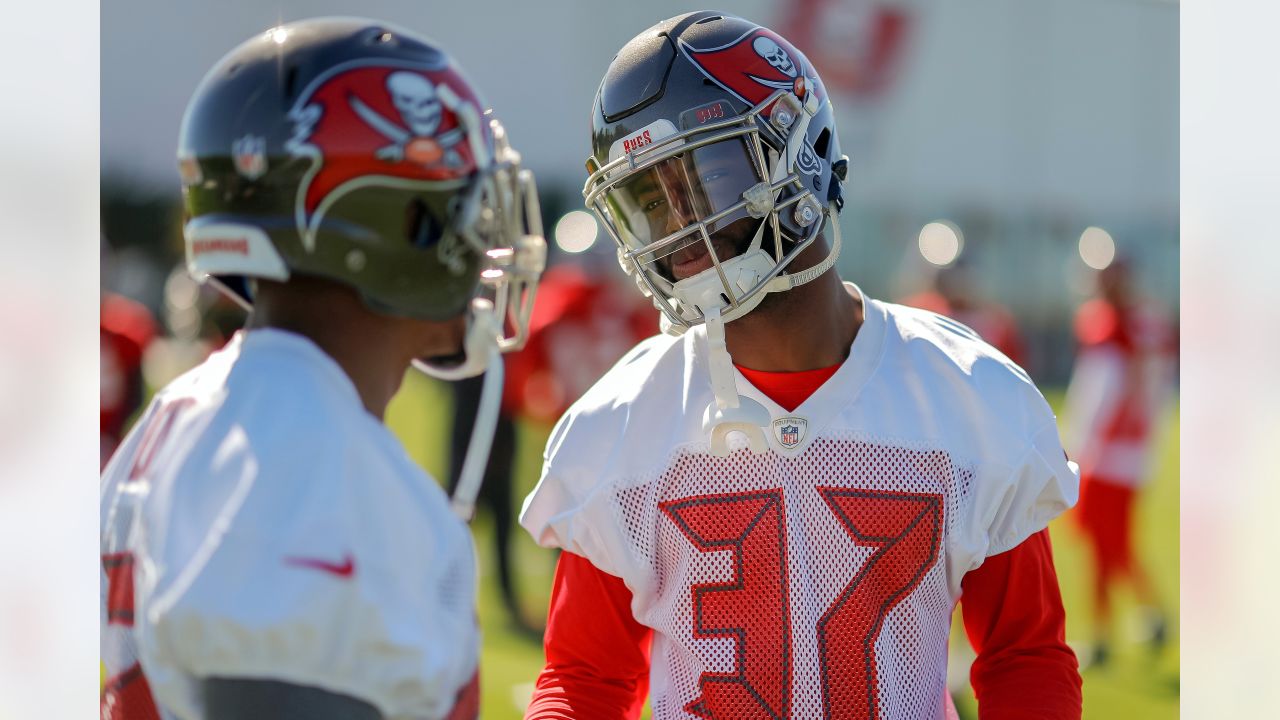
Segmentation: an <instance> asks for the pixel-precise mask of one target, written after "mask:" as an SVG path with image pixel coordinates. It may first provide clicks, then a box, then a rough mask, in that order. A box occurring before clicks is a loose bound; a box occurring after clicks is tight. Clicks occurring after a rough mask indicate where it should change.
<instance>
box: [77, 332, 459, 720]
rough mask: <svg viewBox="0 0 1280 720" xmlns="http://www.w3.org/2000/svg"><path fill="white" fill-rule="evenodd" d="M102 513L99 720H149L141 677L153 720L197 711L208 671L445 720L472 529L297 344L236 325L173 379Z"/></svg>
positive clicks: (114, 470) (125, 447) (118, 467)
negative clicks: (156, 712) (155, 711)
mask: <svg viewBox="0 0 1280 720" xmlns="http://www.w3.org/2000/svg"><path fill="white" fill-rule="evenodd" d="M101 506H102V510H101V512H102V516H101V527H102V555H103V568H104V572H103V582H102V608H103V610H102V612H103V619H102V658H103V662H104V664H105V666H106V668H107V672H108V676H109V677H108V680H107V689H106V692H105V693H104V698H103V716H104V717H146V715H145V713H142V714H138V713H139V711H137V710H133V709H131V708H137V707H140V706H141V704H142V700H143V699H145V693H146V687H147V685H148V684H149V685H150V690H151V693H152V694H154V697H155V700H156V701H157V704H158V705H159V706H160V708H161V711H162V717H166V718H171V717H177V718H183V719H184V720H187V719H194V718H201V717H202V716H203V712H202V709H201V707H200V703H199V699H198V692H197V690H198V686H197V682H198V681H199V680H200V679H202V678H207V677H229V678H248V679H255V678H256V679H269V680H278V681H283V682H289V683H294V684H298V685H307V686H312V687H319V688H323V689H325V690H329V691H331V692H334V693H341V694H346V695H350V696H354V697H356V698H360V699H362V700H364V701H366V702H368V703H371V704H373V705H374V706H376V707H377V708H378V709H379V710H380V711H381V712H382V713H383V715H384V716H385V717H388V718H431V719H435V718H445V717H447V716H449V714H450V712H451V711H453V710H454V709H455V706H456V705H460V704H459V703H458V702H457V701H458V698H459V696H460V694H462V695H463V696H465V697H468V698H470V696H471V695H472V694H473V693H474V689H475V685H474V682H473V681H474V679H475V676H476V671H477V662H478V651H479V631H478V628H477V626H476V620H475V560H474V551H473V549H472V545H471V537H470V534H469V533H468V531H467V529H466V527H465V525H463V524H462V523H461V522H460V521H459V520H458V519H457V518H455V517H454V516H453V515H452V514H451V513H450V511H449V506H448V499H447V497H446V496H445V494H444V492H443V491H442V490H441V488H440V487H439V486H438V485H437V484H436V483H435V482H434V481H433V480H432V479H431V478H430V477H429V476H428V475H427V474H426V473H425V472H423V471H422V470H421V469H420V468H419V467H418V466H417V465H415V464H414V463H413V461H412V460H411V459H410V458H409V457H408V455H407V454H406V453H405V451H404V449H403V447H402V446H401V444H400V442H399V441H398V440H397V439H396V438H395V436H394V435H392V434H391V432H390V431H388V430H387V428H386V427H385V426H384V425H383V424H382V423H381V422H379V421H378V420H377V419H376V418H375V417H373V416H372V415H370V414H369V413H368V412H367V411H366V410H365V409H364V407H363V405H362V404H361V401H360V398H359V395H358V394H357V392H356V389H355V386H354V385H352V383H351V381H350V379H349V378H348V377H347V376H346V374H345V373H344V372H343V371H342V369H341V368H339V367H338V365H337V364H336V363H335V362H334V361H333V360H332V359H331V358H329V357H328V356H327V355H325V354H324V353H323V352H322V351H321V350H320V349H319V348H318V347H316V346H315V345H314V344H312V343H311V342H310V341H309V340H307V339H305V338H303V337H301V336H298V335H293V334H290V333H286V332H282V331H277V330H252V331H248V332H244V331H242V332H240V333H237V334H236V336H235V337H234V338H233V339H232V340H231V342H229V343H228V344H227V346H226V347H225V348H224V349H223V350H221V351H219V352H217V353H215V354H214V355H212V356H211V357H210V358H209V359H208V360H207V361H206V362H204V363H203V364H202V365H200V366H199V367H197V368H196V369H194V370H192V371H190V372H188V373H187V374H185V375H183V376H182V377H180V378H178V379H177V380H175V381H174V382H173V383H172V384H170V385H169V386H167V387H166V388H165V389H164V390H163V391H161V392H160V393H159V394H158V395H157V396H156V398H155V400H154V401H153V402H152V403H151V405H150V406H149V407H148V409H147V412H146V414H145V415H144V416H143V417H142V418H141V420H140V421H139V422H138V424H137V427H136V428H135V429H134V431H133V432H132V433H131V434H130V435H129V436H128V437H127V438H126V440H125V441H124V443H123V444H122V445H121V447H120V449H119V451H118V452H117V453H116V454H115V457H114V458H113V459H112V461H111V463H110V464H109V465H108V466H107V468H106V471H105V472H104V474H103V478H102V498H101ZM139 663H140V665H139ZM467 702H469V700H468V701H467ZM465 704H467V703H466V702H464V703H461V705H465Z"/></svg>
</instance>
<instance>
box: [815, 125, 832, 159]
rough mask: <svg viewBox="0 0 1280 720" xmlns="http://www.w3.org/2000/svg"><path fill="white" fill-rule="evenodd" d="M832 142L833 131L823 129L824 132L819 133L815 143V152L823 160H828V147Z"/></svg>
mask: <svg viewBox="0 0 1280 720" xmlns="http://www.w3.org/2000/svg"><path fill="white" fill-rule="evenodd" d="M830 142H831V129H830V128H822V132H820V133H818V139H817V140H815V141H814V143H813V151H814V152H815V153H817V154H818V157H820V158H822V159H823V160H826V159H827V145H829V144H830Z"/></svg>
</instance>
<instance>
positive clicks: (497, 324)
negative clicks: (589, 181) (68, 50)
mask: <svg viewBox="0 0 1280 720" xmlns="http://www.w3.org/2000/svg"><path fill="white" fill-rule="evenodd" d="M178 166H179V171H180V174H181V176H182V187H183V196H184V203H185V209H186V214H187V221H186V223H185V227H184V236H185V241H186V261H187V268H188V270H189V271H190V272H191V273H192V274H193V275H195V276H196V277H198V278H206V277H208V278H212V279H213V280H214V282H216V283H218V284H219V285H220V287H222V288H224V289H226V290H227V291H228V292H230V293H232V294H233V295H234V296H235V297H237V298H239V299H240V300H241V301H242V302H245V303H251V302H252V283H251V282H246V279H252V278H267V279H272V280H287V279H288V278H289V277H290V276H291V275H293V274H294V273H301V274H305V275H310V276H316V277H321V278H326V279H329V280H333V281H336V282H339V283H343V284H345V285H348V286H350V287H352V288H354V289H355V290H356V291H358V292H359V294H360V296H361V298H363V301H364V303H365V304H366V305H367V306H368V307H369V308H370V309H371V310H373V311H376V312H379V313H382V314H388V315H397V316H406V317H413V318H418V319H424V320H432V321H442V320H448V319H451V318H455V317H457V316H459V315H460V314H462V313H464V312H470V313H471V315H470V317H469V319H470V323H469V325H470V327H469V329H468V336H467V340H466V346H467V347H466V351H467V352H466V360H465V361H463V362H462V364H461V365H460V366H451V367H433V366H426V365H425V364H419V363H415V364H417V365H418V366H419V367H420V368H421V369H424V370H426V371H428V372H430V373H431V374H434V375H438V376H443V377H461V376H467V375H474V374H478V373H479V372H481V371H483V370H484V368H485V365H486V363H487V361H488V358H489V355H490V353H488V352H486V351H485V348H486V346H487V345H490V344H494V343H496V344H497V345H498V347H499V348H500V349H501V350H510V349H513V348H517V347H519V346H520V345H521V344H522V343H523V342H524V339H525V335H526V334H527V329H528V319H529V312H530V309H531V306H532V302H533V296H534V292H535V289H536V284H537V279H538V275H539V273H540V272H541V270H542V268H543V265H544V263H545V257H546V249H545V248H546V245H545V241H544V240H543V237H542V228H541V218H540V214H539V208H538V202H537V194H536V191H535V188H534V183H533V178H532V175H531V174H530V173H529V171H527V170H523V169H521V167H520V157H519V155H518V154H517V153H516V152H515V151H513V150H512V149H511V147H510V146H509V144H508V143H507V140H506V136H505V133H504V131H503V128H502V126H501V125H500V124H499V123H498V121H497V120H495V119H493V118H492V117H490V114H489V112H487V111H486V110H485V106H484V103H483V102H482V100H481V99H480V97H479V95H478V94H477V92H476V90H475V89H474V88H473V87H472V85H471V84H470V82H468V81H467V79H466V78H465V77H464V75H463V74H462V72H461V70H460V69H459V68H458V66H457V65H456V64H455V63H454V61H453V60H452V59H451V58H450V57H449V56H448V55H447V54H446V53H445V52H444V51H443V50H441V49H440V48H439V47H438V46H437V45H435V44H434V43H432V42H431V41H429V40H426V39H423V38H420V37H418V36H416V35H414V34H412V33H410V32H407V31H405V30H402V29H400V28H397V27H395V26H392V25H388V24H385V23H381V22H376V21H372V20H362V19H356V18H320V19H313V20H305V21H300V22H294V23H289V24H286V25H281V26H279V27H275V28H271V29H269V30H267V31H265V32H263V33H261V34H259V35H257V36H256V37H254V38H252V39H250V40H248V41H247V42H245V43H243V44H242V45H240V46H239V47H237V48H236V49H234V50H232V51H231V52H230V53H228V54H227V55H226V56H225V57H223V58H222V60H220V61H219V62H218V63H217V64H216V65H215V66H214V67H213V69H212V70H210V71H209V73H208V74H207V75H206V76H205V78H204V80H203V81H202V82H201V83H200V85H199V87H198V88H197V90H196V92H195V95H194V97H193V98H192V99H191V101H190V104H189V105H188V107H187V110H186V114H185V116H184V118H183V121H182V130H181V134H180V139H179V146H178ZM486 314H488V315H491V317H487V318H482V317H481V316H482V315H486Z"/></svg>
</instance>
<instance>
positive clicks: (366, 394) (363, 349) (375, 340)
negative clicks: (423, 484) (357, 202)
mask: <svg viewBox="0 0 1280 720" xmlns="http://www.w3.org/2000/svg"><path fill="white" fill-rule="evenodd" d="M311 291H312V292H314V289H312V290H311ZM344 291H345V288H342V289H340V290H339V291H338V292H339V293H341V292H344ZM263 300H265V298H260V299H259V302H257V303H256V304H255V307H254V311H253V314H252V315H250V316H249V322H248V323H247V324H246V327H247V328H249V329H251V330H252V329H255V328H274V329H277V330H284V331H286V332H292V333H295V334H298V335H301V336H303V337H305V338H307V339H309V340H311V341H312V342H314V343H315V344H316V346H317V347H319V348H320V350H322V351H323V352H324V353H325V354H326V355H328V356H329V357H330V358H332V359H333V361H334V362H335V363H337V364H338V366H339V367H340V368H342V371H343V372H344V373H346V375H347V377H348V378H350V380H351V383H352V385H354V386H355V389H356V393H357V394H358V395H359V396H360V402H361V404H362V405H364V408H365V410H367V411H368V412H369V414H371V415H373V416H374V417H376V418H378V419H379V420H381V419H383V416H384V415H385V414H386V410H387V404H388V403H390V402H391V398H392V396H394V395H395V394H396V391H397V390H399V388H400V383H401V381H403V380H404V374H405V371H406V370H407V369H408V367H409V362H410V360H411V357H410V356H409V355H408V354H406V353H405V352H404V351H403V348H401V347H398V346H397V342H396V334H395V333H394V332H390V328H388V327H385V325H386V323H385V322H384V319H383V318H382V317H380V316H378V315H376V314H374V313H371V312H369V311H368V310H366V309H365V308H364V306H363V304H362V303H361V302H360V300H359V298H357V297H355V295H354V293H353V294H352V295H351V297H350V298H346V297H330V296H328V295H327V294H326V296H325V297H314V296H312V297H311V298H310V301H311V302H310V304H309V305H308V304H306V303H295V302H271V301H268V302H263Z"/></svg>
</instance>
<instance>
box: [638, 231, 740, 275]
mask: <svg viewBox="0 0 1280 720" xmlns="http://www.w3.org/2000/svg"><path fill="white" fill-rule="evenodd" d="M754 235H755V225H754V223H753V222H752V221H750V220H747V219H743V220H739V221H737V222H735V223H733V224H732V225H729V226H728V227H725V228H722V229H720V230H718V231H716V232H715V233H713V234H712V235H711V247H712V249H713V250H714V251H715V259H716V260H718V261H719V262H720V263H721V264H724V263H726V262H728V261H729V260H731V259H733V258H735V257H738V256H739V255H742V254H743V253H745V252H746V251H747V248H749V247H750V246H751V238H752V237H753V236H754ZM714 266H715V263H714V262H713V261H712V258H711V255H710V253H708V252H707V251H706V245H705V244H703V243H702V242H701V241H695V242H692V243H690V244H689V245H687V246H685V247H684V248H681V249H680V250H678V251H676V252H674V253H671V254H670V255H667V256H666V257H664V258H662V259H661V260H659V268H660V269H661V270H662V274H663V277H665V278H666V279H667V280H669V281H671V282H679V281H681V280H685V279H687V278H691V277H693V276H695V275H698V274H700V273H703V272H706V271H708V270H710V269H711V268H713V267H714Z"/></svg>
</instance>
